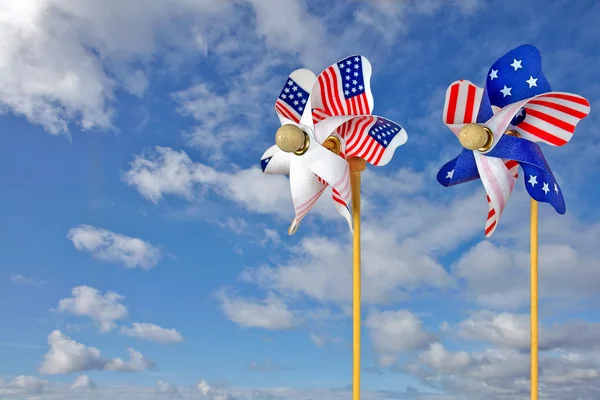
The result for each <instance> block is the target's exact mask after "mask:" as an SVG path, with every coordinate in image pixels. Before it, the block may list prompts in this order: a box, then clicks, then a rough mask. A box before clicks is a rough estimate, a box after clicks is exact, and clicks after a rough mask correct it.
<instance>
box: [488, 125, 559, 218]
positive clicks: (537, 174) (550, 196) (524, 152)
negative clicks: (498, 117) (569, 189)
mask: <svg viewBox="0 0 600 400" xmlns="http://www.w3.org/2000/svg"><path fill="white" fill-rule="evenodd" d="M487 155H488V156H490V157H510V158H512V159H514V160H515V161H516V162H518V163H519V164H520V165H521V168H523V179H524V181H525V187H526V188H527V192H528V193H529V195H530V196H531V197H532V198H533V199H534V200H536V201H538V202H542V203H549V204H550V205H552V207H554V209H555V210H556V212H558V213H559V214H564V213H565V212H566V205H565V200H564V198H563V195H562V191H561V190H560V186H559V185H558V182H557V181H556V179H555V178H554V175H553V174H552V171H551V169H550V166H549V165H548V162H547V161H546V159H545V158H544V154H543V153H542V149H541V148H540V146H539V145H537V144H536V143H533V142H530V141H529V140H527V139H522V138H516V137H513V136H510V135H504V136H503V137H502V140H501V142H500V143H499V144H498V146H496V148H495V149H494V151H492V152H490V153H488V154H487Z"/></svg>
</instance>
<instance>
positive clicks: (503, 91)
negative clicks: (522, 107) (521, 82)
mask: <svg viewBox="0 0 600 400" xmlns="http://www.w3.org/2000/svg"><path fill="white" fill-rule="evenodd" d="M511 90H512V88H509V87H506V85H504V88H503V89H502V90H501V92H502V94H503V95H504V96H502V97H506V96H512V95H511V94H510V91H511Z"/></svg>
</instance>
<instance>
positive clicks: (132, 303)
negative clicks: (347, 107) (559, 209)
mask: <svg viewBox="0 0 600 400" xmlns="http://www.w3.org/2000/svg"><path fill="white" fill-rule="evenodd" d="M599 17H600V4H598V3H597V2H595V1H593V0H579V1H577V2H569V1H562V0H560V1H553V2H543V1H538V0H535V1H533V0H531V1H527V2H523V1H513V0H506V1H497V0H489V1H486V0H447V1H442V0H427V1H425V0H419V1H380V2H367V1H356V2H330V1H324V0H315V1H312V0H309V1H301V0H236V1H232V2H216V1H210V0H202V1H193V2H192V1H188V0H172V1H169V2H163V1H158V0H156V1H155V0H131V1H129V2H127V3H126V4H125V5H124V4H122V2H119V1H106V0H104V1H99V0H86V1H83V2H81V1H75V0H68V1H60V2H59V1H56V0H47V1H44V2H41V1H34V0H22V1H20V2H18V3H17V2H10V1H8V2H7V1H0V37H2V38H5V40H4V41H3V42H2V43H1V44H0V112H1V113H2V114H0V133H1V136H0V137H1V138H2V141H3V144H2V146H0V171H2V172H0V193H1V196H2V197H1V202H2V203H1V204H2V207H0V221H2V223H1V224H0V243H1V244H2V245H1V249H2V252H1V254H2V258H1V259H0V315H1V317H2V321H3V323H2V327H3V329H0V399H2V400H5V399H6V400H8V399H10V400H13V399H34V398H35V399H38V398H39V399H49V400H52V399H58V398H61V399H63V398H67V399H83V398H86V399H87V398H95V399H104V398H109V397H110V398H112V399H115V400H120V399H150V398H152V399H154V398H161V397H162V398H169V397H170V398H184V399H195V398H198V399H202V398H204V399H210V400H217V399H219V400H223V399H227V400H242V399H243V400H250V399H256V400H258V399H282V400H284V399H285V400H291V399H308V398H318V399H323V400H330V399H331V400H336V399H342V398H343V399H347V398H349V397H350V396H351V392H350V391H348V386H349V385H350V384H351V362H352V359H351V317H350V314H349V311H350V308H349V307H350V305H351V251H350V249H351V237H350V235H349V233H348V230H347V225H346V222H345V220H344V219H343V218H341V217H339V215H337V214H336V213H335V211H334V208H333V207H332V204H331V201H330V199H329V196H327V195H325V196H323V198H322V199H321V200H320V201H319V203H318V205H317V206H316V207H315V209H313V210H312V211H311V214H310V215H309V216H308V217H307V218H306V219H305V220H304V221H303V222H302V225H301V227H300V230H299V231H298V233H297V234H296V235H294V236H287V234H286V231H287V227H288V226H289V223H290V221H291V219H292V217H293V209H292V203H291V197H290V193H289V183H288V181H287V179H286V178H285V177H282V176H272V175H263V174H262V173H261V172H260V170H259V160H260V156H261V155H262V154H263V152H264V150H266V149H267V148H268V147H269V146H271V145H272V144H273V142H274V133H275V131H276V129H277V127H278V126H279V122H278V119H277V116H276V114H275V111H274V109H273V104H274V102H275V99H276V97H277V96H278V94H279V91H280V90H281V86H282V85H283V84H284V83H285V81H286V77H287V75H288V74H289V73H290V72H291V71H292V70H294V69H297V68H301V67H304V68H310V69H312V70H313V71H314V72H315V73H317V74H318V73H319V72H320V71H322V70H323V69H324V68H326V67H327V66H329V65H330V64H333V63H334V62H336V61H338V60H340V59H342V58H345V57H347V56H349V55H351V54H357V53H358V54H362V55H364V56H365V57H367V58H368V59H369V60H370V62H371V63H372V65H373V78H372V81H371V85H372V91H373V95H374V98H375V110H374V113H375V114H378V115H382V116H384V117H386V118H389V119H392V120H394V121H396V122H398V123H399V124H400V125H402V126H403V127H404V128H405V129H406V131H407V132H408V135H409V141H408V143H407V144H406V145H404V146H402V147H400V148H398V149H397V150H396V154H395V156H394V159H393V160H392V161H391V162H390V163H389V164H388V165H387V166H385V167H382V168H374V167H370V168H368V170H367V171H366V172H365V173H364V174H363V183H364V185H363V189H364V190H363V193H364V198H363V202H364V215H363V221H364V222H363V274H364V275H363V289H364V292H363V294H364V297H363V301H364V303H363V366H364V372H363V375H362V376H363V380H362V385H363V398H365V399H427V400H430V399H436V400H441V399H443V400H451V399H469V400H471V399H474V400H477V399H484V398H485V399H499V400H503V399H515V398H519V399H521V398H528V388H529V382H528V378H529V367H528V360H529V355H528V353H527V351H528V341H529V339H528V332H529V316H528V304H529V303H528V302H529V297H528V296H529V274H528V244H529V242H528V224H527V221H528V213H529V208H528V206H529V199H528V197H527V193H526V191H525V190H523V184H522V180H519V181H518V183H517V188H516V189H515V192H514V193H513V195H512V196H511V200H510V202H509V205H508V206H507V208H506V210H505V212H504V214H503V216H502V219H501V220H500V227H499V228H498V230H497V231H496V233H495V234H494V236H493V237H492V239H491V240H485V239H484V235H483V228H484V222H485V215H486V212H487V205H486V203H485V197H484V196H485V194H484V192H483V189H482V187H481V185H480V184H479V183H476V182H472V183H469V184H464V185H460V186H457V187H453V188H443V187H441V186H440V185H438V183H437V182H436V180H435V174H436V173H437V170H438V169H439V168H440V167H441V166H442V165H443V163H445V162H446V161H448V160H450V159H451V158H453V157H454V156H455V155H456V154H458V152H459V149H460V148H459V144H458V142H457V141H456V139H455V138H454V137H453V135H452V134H451V132H450V131H449V130H448V129H447V128H446V127H445V126H444V125H443V124H442V122H441V115H442V109H443V103H444V93H445V90H446V88H447V86H448V85H449V84H450V83H452V82H453V81H455V80H457V79H468V80H471V81H472V82H474V83H476V84H479V85H482V84H483V82H484V78H485V74H486V72H487V70H488V68H489V67H490V66H491V65H492V63H493V62H494V61H495V60H496V59H497V58H499V57H500V56H502V55H503V54H504V53H506V52H507V51H509V50H510V49H512V48H514V47H516V46H518V45H520V44H523V43H530V44H533V45H535V46H537V47H538V48H539V49H540V51H541V52H542V57H543V65H544V72H545V74H546V76H547V78H548V79H549V81H550V82H551V84H552V86H553V89H554V90H557V91H565V92H572V93H576V94H579V95H582V96H584V97H586V98H587V99H588V100H589V101H590V103H591V106H592V113H591V114H590V116H589V117H588V118H586V119H585V120H583V121H582V122H581V123H580V124H579V125H578V126H577V130H576V132H575V137H574V138H573V140H572V141H571V142H570V143H569V144H568V145H566V146H564V147H562V148H549V147H548V146H544V147H543V150H544V153H545V155H546V157H547V159H548V161H549V163H550V165H551V166H552V168H553V170H554V172H555V175H556V176H557V178H558V181H559V183H560V184H561V187H562V189H563V191H564V193H565V200H566V202H567V214H566V215H564V216H559V215H557V214H556V213H555V212H554V211H553V210H552V208H551V207H550V206H549V205H547V204H542V205H540V290H541V296H542V299H541V309H540V315H541V317H542V333H541V338H540V340H541V344H540V346H541V349H542V351H541V353H540V360H541V361H540V362H541V364H540V365H541V367H540V368H541V369H540V371H541V372H540V373H541V395H540V396H541V397H543V398H547V399H556V400H563V399H565V400H566V399H568V400H571V399H575V398H579V399H582V400H591V399H597V398H600V385H599V384H598V382H599V381H598V377H599V376H600V341H599V340H598V338H599V337H600V315H599V314H598V312H597V307H596V306H595V305H596V304H597V301H598V299H599V297H600V296H599V295H600V290H599V289H598V285H597V284H596V282H598V280H599V279H600V260H599V259H598V256H597V251H596V248H595V244H596V243H597V242H598V240H599V239H600V213H599V212H598V209H597V207H595V205H596V200H595V199H596V198H597V196H598V194H600V192H599V189H598V188H599V186H598V185H597V183H596V182H598V179H600V172H599V171H600V162H599V160H600V157H599V155H600V136H598V135H597V134H596V129H594V126H595V125H597V123H598V121H599V120H598V119H597V117H596V115H595V109H596V108H597V107H600V83H598V80H597V77H596V71H598V70H599V69H600V58H598V55H599V50H600V48H599V44H598V38H600V31H599V30H598V27H597V24H596V20H597V19H598V18H599ZM129 349H133V350H129Z"/></svg>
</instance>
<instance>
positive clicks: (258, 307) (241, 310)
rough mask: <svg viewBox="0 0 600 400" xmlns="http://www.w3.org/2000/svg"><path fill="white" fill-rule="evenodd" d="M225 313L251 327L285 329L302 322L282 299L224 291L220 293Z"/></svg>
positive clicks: (228, 316)
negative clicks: (245, 295)
mask: <svg viewBox="0 0 600 400" xmlns="http://www.w3.org/2000/svg"><path fill="white" fill-rule="evenodd" d="M218 298H219V300H220V302H221V309H222V310H223V313H225V315H226V316H227V318H229V319H230V320H232V321H233V322H235V323H236V324H238V325H241V326H245V327H249V328H262V329H273V330H283V329H290V328H293V327H295V326H296V325H298V324H299V323H300V316H299V315H298V313H297V312H295V311H294V310H290V309H289V308H288V306H287V304H285V302H283V301H282V300H281V299H278V298H277V297H275V296H268V297H267V298H266V299H265V300H263V301H260V300H255V299H245V298H239V297H231V296H230V295H228V294H226V293H225V292H224V291H221V292H220V293H219V294H218Z"/></svg>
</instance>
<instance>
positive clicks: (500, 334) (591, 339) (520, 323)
mask: <svg viewBox="0 0 600 400" xmlns="http://www.w3.org/2000/svg"><path fill="white" fill-rule="evenodd" d="M454 330H455V333H456V334H457V335H458V336H459V337H460V338H463V339H467V340H470V341H477V342H485V343H488V344H493V345H496V346H500V347H506V348H512V349H515V350H527V349H529V346H530V342H529V333H530V317H529V314H512V313H508V312H501V313H499V312H492V311H487V310H478V311H475V312H473V313H472V314H471V316H470V317H469V318H467V319H465V320H463V321H461V322H459V323H458V324H457V325H456V326H455V327H454ZM596 347H600V324H598V323H593V322H589V321H578V320H570V321H567V322H564V323H561V324H553V325H547V324H544V323H540V326H539V348H540V349H541V350H546V351H549V350H555V349H561V350H584V349H593V348H596Z"/></svg>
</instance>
